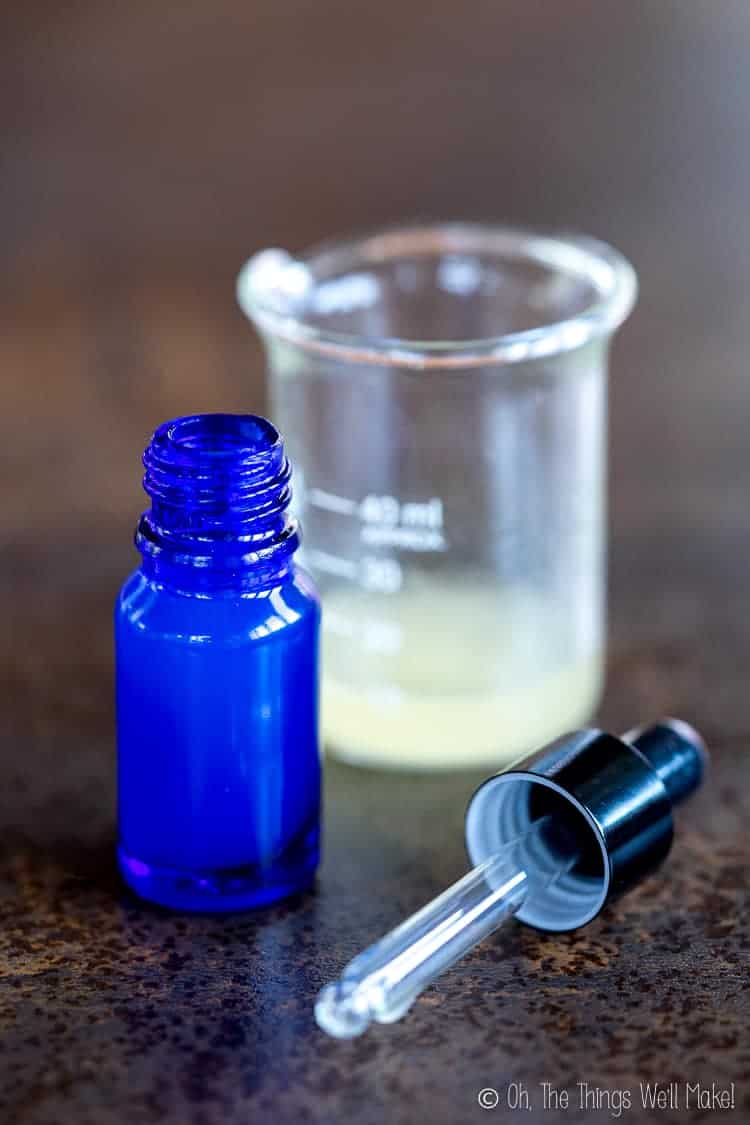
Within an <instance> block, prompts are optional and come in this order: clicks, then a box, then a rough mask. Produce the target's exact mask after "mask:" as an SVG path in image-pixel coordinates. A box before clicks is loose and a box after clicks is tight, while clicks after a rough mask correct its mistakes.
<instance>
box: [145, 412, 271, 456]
mask: <svg viewBox="0 0 750 1125" xmlns="http://www.w3.org/2000/svg"><path fill="white" fill-rule="evenodd" d="M162 431H163V436H164V438H165V439H166V442H168V443H169V445H170V446H172V447H173V448H174V449H175V451H176V452H177V453H178V454H180V453H187V454H191V455H192V454H198V455H200V456H203V455H205V456H209V457H212V456H221V455H222V454H232V455H234V456H239V457H242V458H243V459H245V458H248V457H253V456H255V455H257V454H259V453H267V452H268V451H269V450H271V449H273V447H274V446H276V445H277V444H278V443H279V442H280V440H281V439H280V436H279V433H278V431H277V430H276V428H275V426H273V425H272V424H271V423H270V422H269V421H267V419H265V418H260V417H257V416H255V415H249V414H195V415H192V416H190V417H187V418H177V419H176V420H175V421H173V422H168V423H166V425H165V426H163V427H162ZM158 436H159V431H157V434H156V435H155V437H154V440H155V441H157V440H158Z"/></svg>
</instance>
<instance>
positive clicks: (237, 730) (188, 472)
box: [115, 414, 320, 910]
mask: <svg viewBox="0 0 750 1125" xmlns="http://www.w3.org/2000/svg"><path fill="white" fill-rule="evenodd" d="M143 462H144V465H145V467H146V474H145V477H144V482H143V483H144V488H145V490H146V492H147V493H148V494H149V496H150V497H151V508H150V510H149V511H147V512H145V513H144V514H143V516H142V517H141V520H140V523H139V525H138V530H137V532H136V539H135V541H136V546H137V547H138V549H139V551H140V552H141V554H142V556H143V562H142V565H141V567H140V569H139V570H137V571H136V572H135V573H134V574H133V575H131V577H130V578H128V579H127V581H126V582H125V584H124V586H123V588H122V590H121V591H120V595H119V598H118V601H117V605H116V609H115V637H116V655H117V726H118V803H119V846H118V860H119V865H120V870H121V872H122V874H123V876H124V878H125V881H126V882H127V883H128V884H129V886H130V887H132V888H133V890H135V891H136V892H137V893H138V894H140V895H142V896H143V897H144V898H147V899H150V900H152V901H154V902H157V903H161V904H162V905H165V906H170V907H175V908H178V909H189V910H237V909H243V908H245V907H252V906H258V905H261V904H263V903H267V902H272V901H273V900H274V899H278V898H281V897H283V896H284V895H288V894H291V893H292V892H294V891H298V890H301V889H303V888H305V887H307V886H309V885H310V883H311V882H312V880H313V877H314V873H315V869H316V867H317V864H318V858H319V812H320V759H319V747H318V632H319V621H320V607H319V602H318V598H317V595H316V593H315V589H314V587H313V585H312V581H311V579H310V578H309V577H308V576H307V574H305V572H304V571H302V570H300V569H299V568H298V567H297V565H296V564H295V563H294V561H293V555H294V552H295V550H296V549H297V547H298V545H299V535H298V529H297V524H296V522H295V521H294V520H293V519H292V518H290V516H289V514H288V511H287V508H288V504H289V500H290V497H291V490H290V472H291V471H290V467H289V462H288V461H287V459H286V457H285V456H284V449H283V444H282V441H281V438H280V437H279V434H278V433H277V431H276V430H275V429H274V427H273V426H272V425H271V423H270V422H267V421H266V420H265V419H263V418H258V417H254V416H250V415H247V416H245V415H228V414H205V415H195V416H193V417H188V418H178V419H177V420H175V421H172V422H167V423H165V424H164V425H163V426H161V427H160V428H159V429H158V430H157V431H156V433H155V434H154V436H153V438H152V439H151V442H150V444H149V446H148V448H147V449H146V452H145V454H144V457H143Z"/></svg>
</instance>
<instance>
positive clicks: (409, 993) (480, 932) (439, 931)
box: [315, 816, 577, 1039]
mask: <svg viewBox="0 0 750 1125" xmlns="http://www.w3.org/2000/svg"><path fill="white" fill-rule="evenodd" d="M553 832H554V833H555V850H554V853H549V854H550V856H551V855H552V854H554V859H551V860H550V862H548V863H547V864H540V865H539V867H534V868H532V867H531V866H530V865H529V864H524V862H523V857H522V851H523V852H525V853H526V854H528V853H529V852H530V851H533V850H534V849H533V843H534V837H537V838H538V840H540V841H541V839H542V836H543V835H544V834H546V835H547V836H549V835H550V834H551V833H553ZM576 856H577V853H576V850H575V841H574V839H573V837H572V836H567V837H566V838H565V839H563V833H562V831H561V830H560V828H559V826H558V827H557V829H556V827H555V825H554V823H553V821H552V818H551V817H549V816H545V817H542V818H541V819H539V820H537V821H535V822H534V823H533V824H532V825H531V826H530V828H529V829H528V831H527V832H525V833H524V834H523V835H522V836H521V837H519V838H518V839H516V840H512V841H510V842H509V843H508V844H507V845H506V846H505V847H504V848H503V849H502V850H501V851H500V852H498V853H497V854H496V855H494V856H492V857H491V858H490V859H488V860H485V861H484V862H483V863H480V864H478V865H477V866H476V867H475V868H473V870H471V871H469V872H468V874H467V875H464V876H463V878H462V879H459V880H458V882H457V883H454V884H453V885H452V886H451V887H448V889H447V890H445V891H443V893H442V894H440V895H438V897H437V898H435V899H433V900H432V902H429V903H427V905H426V906H423V907H422V909H421V910H418V911H417V913H416V914H413V915H412V916H411V918H407V919H406V921H405V922H402V923H401V924H400V925H399V926H397V927H396V928H395V929H394V930H391V932H390V933H389V934H386V935H385V937H383V938H381V939H380V941H377V942H375V944H374V945H371V946H370V947H369V948H368V949H365V950H364V951H363V952H362V953H360V954H358V955H357V956H356V957H355V958H354V960H353V961H350V962H349V964H348V965H347V966H346V968H345V969H344V971H343V973H342V974H341V977H340V978H339V979H338V980H337V981H334V982H333V983H332V984H328V985H326V987H325V988H324V989H323V990H322V991H321V992H320V994H319V996H318V1000H317V1003H316V1005H315V1019H316V1021H317V1023H318V1026H319V1027H321V1028H322V1029H323V1031H326V1032H328V1034H329V1035H333V1036H335V1037H336V1038H337V1039H350V1038H353V1037H354V1036H356V1035H361V1034H362V1032H363V1031H366V1030H367V1028H368V1027H369V1026H370V1024H371V1023H372V1022H373V1021H375V1022H377V1023H393V1022H394V1021H395V1020H398V1019H401V1017H402V1016H403V1015H404V1014H405V1013H406V1012H407V1011H408V1009H409V1008H410V1007H411V1005H412V1004H413V1002H414V1000H415V999H416V998H417V996H419V994H420V993H421V992H423V991H424V989H425V988H426V987H427V986H428V985H429V984H431V983H432V981H433V980H435V978H436V977H437V976H439V975H440V973H442V972H444V971H445V969H448V968H449V967H450V966H451V965H453V964H455V963H456V961H458V960H460V959H461V958H462V957H464V956H465V954H466V953H468V952H469V950H470V949H473V948H474V946H475V945H477V944H478V943H479V942H480V941H482V940H483V939H484V938H486V937H488V936H489V935H490V934H491V933H494V931H495V930H497V929H498V927H499V926H501V925H502V924H503V922H504V921H505V920H506V919H507V918H510V917H512V916H513V915H514V914H515V913H516V911H517V910H518V909H519V908H520V907H521V906H522V905H523V903H524V902H526V901H527V899H528V897H529V896H530V895H533V894H534V893H535V891H538V890H541V889H542V888H544V887H547V886H549V884H550V883H551V882H552V881H553V880H555V879H557V878H559V876H560V875H562V874H563V873H564V872H565V871H567V870H568V869H569V868H570V867H571V866H572V864H573V863H574V862H575V859H576Z"/></svg>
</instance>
